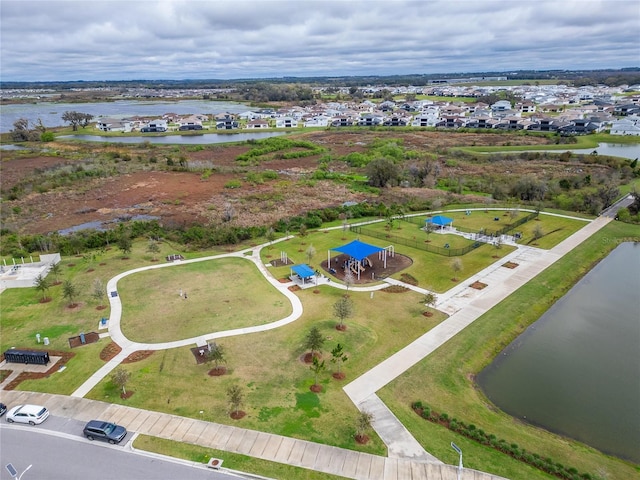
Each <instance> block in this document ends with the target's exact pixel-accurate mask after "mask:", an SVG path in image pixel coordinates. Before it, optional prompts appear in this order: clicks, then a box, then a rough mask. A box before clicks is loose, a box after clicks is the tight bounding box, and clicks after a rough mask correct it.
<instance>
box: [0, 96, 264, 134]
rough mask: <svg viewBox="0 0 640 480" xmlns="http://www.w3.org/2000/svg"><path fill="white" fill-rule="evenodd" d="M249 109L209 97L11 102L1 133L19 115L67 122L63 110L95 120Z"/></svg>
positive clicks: (48, 123)
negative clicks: (94, 101) (163, 99)
mask: <svg viewBox="0 0 640 480" xmlns="http://www.w3.org/2000/svg"><path fill="white" fill-rule="evenodd" d="M248 110H252V108H251V107H249V106H248V105H245V104H242V103H235V102H218V101H215V102H214V101H210V100H177V101H160V100H157V101H138V100H120V101H116V102H97V103H51V102H38V103H24V104H11V105H2V106H1V107H0V132H9V131H11V130H13V124H14V123H15V121H16V120H18V119H19V118H26V119H27V120H29V122H30V123H32V124H35V123H36V122H37V121H38V119H40V120H42V123H43V125H44V126H45V127H59V126H62V125H67V124H66V123H65V122H64V121H63V120H62V114H63V113H64V112H66V111H75V112H82V113H89V114H91V115H93V116H94V117H95V118H94V120H95V119H97V118H98V117H110V118H126V117H133V116H142V117H156V116H157V117H160V116H162V115H164V114H165V113H177V114H178V115H188V114H196V113H206V114H209V115H211V114H218V113H227V112H229V113H242V112H246V111H248Z"/></svg>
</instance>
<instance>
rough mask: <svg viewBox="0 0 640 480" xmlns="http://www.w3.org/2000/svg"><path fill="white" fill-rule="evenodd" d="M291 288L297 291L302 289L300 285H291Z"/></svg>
mask: <svg viewBox="0 0 640 480" xmlns="http://www.w3.org/2000/svg"><path fill="white" fill-rule="evenodd" d="M289 290H290V291H292V292H297V291H298V290H300V287H299V286H298V285H291V286H290V287H289Z"/></svg>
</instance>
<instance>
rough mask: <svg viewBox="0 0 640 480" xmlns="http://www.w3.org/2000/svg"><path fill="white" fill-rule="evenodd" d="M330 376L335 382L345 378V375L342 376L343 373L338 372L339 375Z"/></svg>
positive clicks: (336, 373)
mask: <svg viewBox="0 0 640 480" xmlns="http://www.w3.org/2000/svg"><path fill="white" fill-rule="evenodd" d="M331 376H332V377H333V378H335V379H336V380H344V377H346V375H345V374H344V372H340V373H338V372H334V373H333V374H332V375H331Z"/></svg>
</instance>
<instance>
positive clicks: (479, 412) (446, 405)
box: [379, 222, 639, 480]
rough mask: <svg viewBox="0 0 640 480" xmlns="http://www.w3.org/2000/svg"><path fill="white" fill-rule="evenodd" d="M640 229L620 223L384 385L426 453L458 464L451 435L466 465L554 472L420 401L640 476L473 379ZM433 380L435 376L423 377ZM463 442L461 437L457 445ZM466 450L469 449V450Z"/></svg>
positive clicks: (538, 447) (561, 456)
mask: <svg viewBox="0 0 640 480" xmlns="http://www.w3.org/2000/svg"><path fill="white" fill-rule="evenodd" d="M637 234H638V227H637V226H632V225H626V224H621V223H618V222H614V223H611V224H609V225H608V226H607V227H606V228H604V229H603V230H601V231H600V232H598V233H597V234H596V235H594V236H593V237H591V238H590V239H588V240H587V241H585V242H584V243H583V244H582V245H580V246H579V247H578V248H577V249H576V250H575V251H574V252H572V253H571V254H570V255H567V256H566V257H564V258H562V259H561V260H559V261H558V262H557V263H556V264H554V265H552V266H551V267H550V268H548V269H547V270H546V271H544V272H543V273H542V274H540V275H539V276H538V277H537V278H535V279H534V280H533V281H531V282H529V283H528V284H526V285H525V286H523V287H522V288H520V289H519V290H518V291H517V292H515V293H514V294H512V295H511V296H509V297H508V298H507V299H505V300H504V301H503V302H501V303H500V304H498V305H497V306H496V307H494V308H493V309H491V310H490V311H489V312H487V313H486V314H485V315H483V316H482V317H480V318H479V319H478V320H477V321H475V322H474V323H473V324H472V325H470V326H469V327H468V328H466V329H465V330H463V331H462V332H461V333H460V334H458V335H457V336H456V337H454V338H453V339H452V340H451V341H449V342H448V343H447V344H446V345H445V346H444V347H442V348H440V349H438V350H437V351H436V352H434V354H432V355H430V356H429V357H428V358H426V359H425V360H423V361H421V362H420V363H418V364H417V365H416V366H414V367H413V368H411V369H410V370H409V371H407V372H406V373H405V374H404V375H402V376H401V377H399V378H397V379H396V380H394V381H393V382H392V383H391V384H389V385H388V386H386V387H385V388H383V389H382V390H381V391H380V392H379V394H380V397H381V398H382V399H383V400H384V401H385V402H386V403H387V405H389V407H390V408H391V409H392V410H393V411H394V413H395V414H396V415H397V416H398V417H399V418H400V419H401V420H402V421H403V423H404V424H405V425H406V426H407V428H408V429H409V430H410V431H411V432H412V433H413V434H414V435H415V436H416V438H417V439H418V441H420V442H421V443H422V444H423V445H424V447H425V448H426V449H427V451H430V452H432V453H434V454H435V455H436V456H439V458H441V459H442V460H443V461H445V462H450V463H455V452H453V451H450V452H449V451H448V450H451V449H450V448H449V442H450V440H453V441H455V442H456V443H457V444H458V445H460V446H461V447H462V448H463V449H465V448H468V449H469V454H467V455H466V459H467V460H466V461H465V465H466V466H469V467H470V468H476V469H479V470H483V471H488V472H493V473H497V474H500V475H503V476H506V477H508V478H512V479H514V480H517V479H532V478H533V479H537V478H540V479H542V478H550V477H548V476H547V475H544V474H542V473H536V472H535V471H533V470H531V469H530V468H529V467H526V466H524V465H523V464H522V465H520V464H517V463H514V462H513V461H512V460H511V459H510V458H509V457H507V456H506V455H500V454H497V453H496V452H494V451H492V450H486V449H485V448H484V447H481V446H479V445H474V444H473V443H472V442H470V441H468V440H466V439H463V438H460V437H458V436H456V435H455V434H453V433H451V432H448V431H446V430H445V429H444V428H442V427H439V426H436V425H433V424H429V423H428V422H426V421H423V420H419V419H418V417H417V416H416V415H415V413H413V411H412V410H411V408H410V404H411V402H413V401H416V400H421V401H423V402H425V403H426V404H428V405H430V406H432V407H433V408H434V409H435V410H437V411H439V412H445V413H447V414H449V416H452V417H456V418H458V419H460V420H462V421H464V422H466V423H473V424H475V425H476V426H477V427H478V428H482V429H483V430H484V431H485V432H487V433H492V434H494V435H496V436H497V437H498V438H504V439H506V440H507V441H509V442H515V443H517V444H518V445H520V446H521V447H524V448H526V449H527V450H528V451H531V452H536V453H539V454H540V455H541V456H543V457H551V458H552V459H554V461H556V462H560V463H562V464H564V465H566V466H574V467H576V468H577V469H578V470H579V471H580V472H588V473H590V474H592V475H593V474H598V475H600V476H601V477H604V478H638V473H639V470H638V467H637V466H634V465H631V464H630V463H628V462H625V461H622V460H619V459H616V458H614V457H610V456H607V455H604V454H602V453H600V452H598V451H596V450H595V449H592V448H590V447H588V446H586V445H584V444H580V443H578V442H573V441H571V440H569V439H566V438H563V437H560V436H558V435H555V434H552V433H550V432H547V431H545V430H543V429H539V428H536V427H534V426H530V425H526V424H523V423H522V422H520V421H518V420H515V419H513V418H512V417H510V416H508V415H506V414H504V413H502V412H501V411H499V410H497V409H496V407H494V406H493V405H491V404H490V402H489V401H488V400H487V399H486V398H485V397H484V396H483V395H482V392H481V391H480V390H479V389H477V388H476V387H475V384H474V382H473V380H472V379H473V377H474V375H475V374H476V373H478V372H479V371H481V370H482V368H484V367H485V366H486V365H488V364H489V363H490V362H491V361H492V359H493V358H494V357H495V355H497V354H498V353H499V352H500V351H501V350H502V349H503V348H504V347H506V346H507V345H508V344H509V343H510V342H511V341H512V340H513V339H515V338H516V337H517V336H518V335H519V334H520V333H521V332H523V331H524V330H525V329H526V328H527V327H528V326H529V325H530V324H531V323H533V322H534V321H535V320H537V319H538V318H539V317H540V316H541V315H542V314H543V313H544V312H545V311H546V310H547V309H548V308H549V307H550V306H551V305H553V303H554V302H555V301H556V300H558V299H559V298H561V297H562V296H563V295H564V294H565V293H566V292H567V291H568V290H569V289H570V288H571V287H572V286H573V285H574V284H575V282H577V281H578V280H579V279H580V278H581V277H582V276H583V275H584V274H585V273H586V272H587V271H588V270H589V269H590V268H591V267H592V266H593V264H594V263H595V262H597V261H598V260H600V259H601V258H603V257H604V256H606V254H607V253H608V252H609V251H611V249H613V248H614V247H615V246H616V245H617V244H618V241H617V239H623V238H633V237H636V236H637ZM424 378H429V382H424V381H422V379H424ZM458 441H460V442H461V443H462V445H461V443H458ZM466 452H467V450H466V449H465V453H466Z"/></svg>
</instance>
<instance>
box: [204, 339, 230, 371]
mask: <svg viewBox="0 0 640 480" xmlns="http://www.w3.org/2000/svg"><path fill="white" fill-rule="evenodd" d="M205 360H206V361H207V362H213V368H215V369H216V370H217V369H218V368H219V366H220V364H221V363H227V359H226V353H225V350H224V347H223V346H222V345H218V344H217V343H216V342H213V343H210V344H209V351H208V352H207V353H206V354H205Z"/></svg>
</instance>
